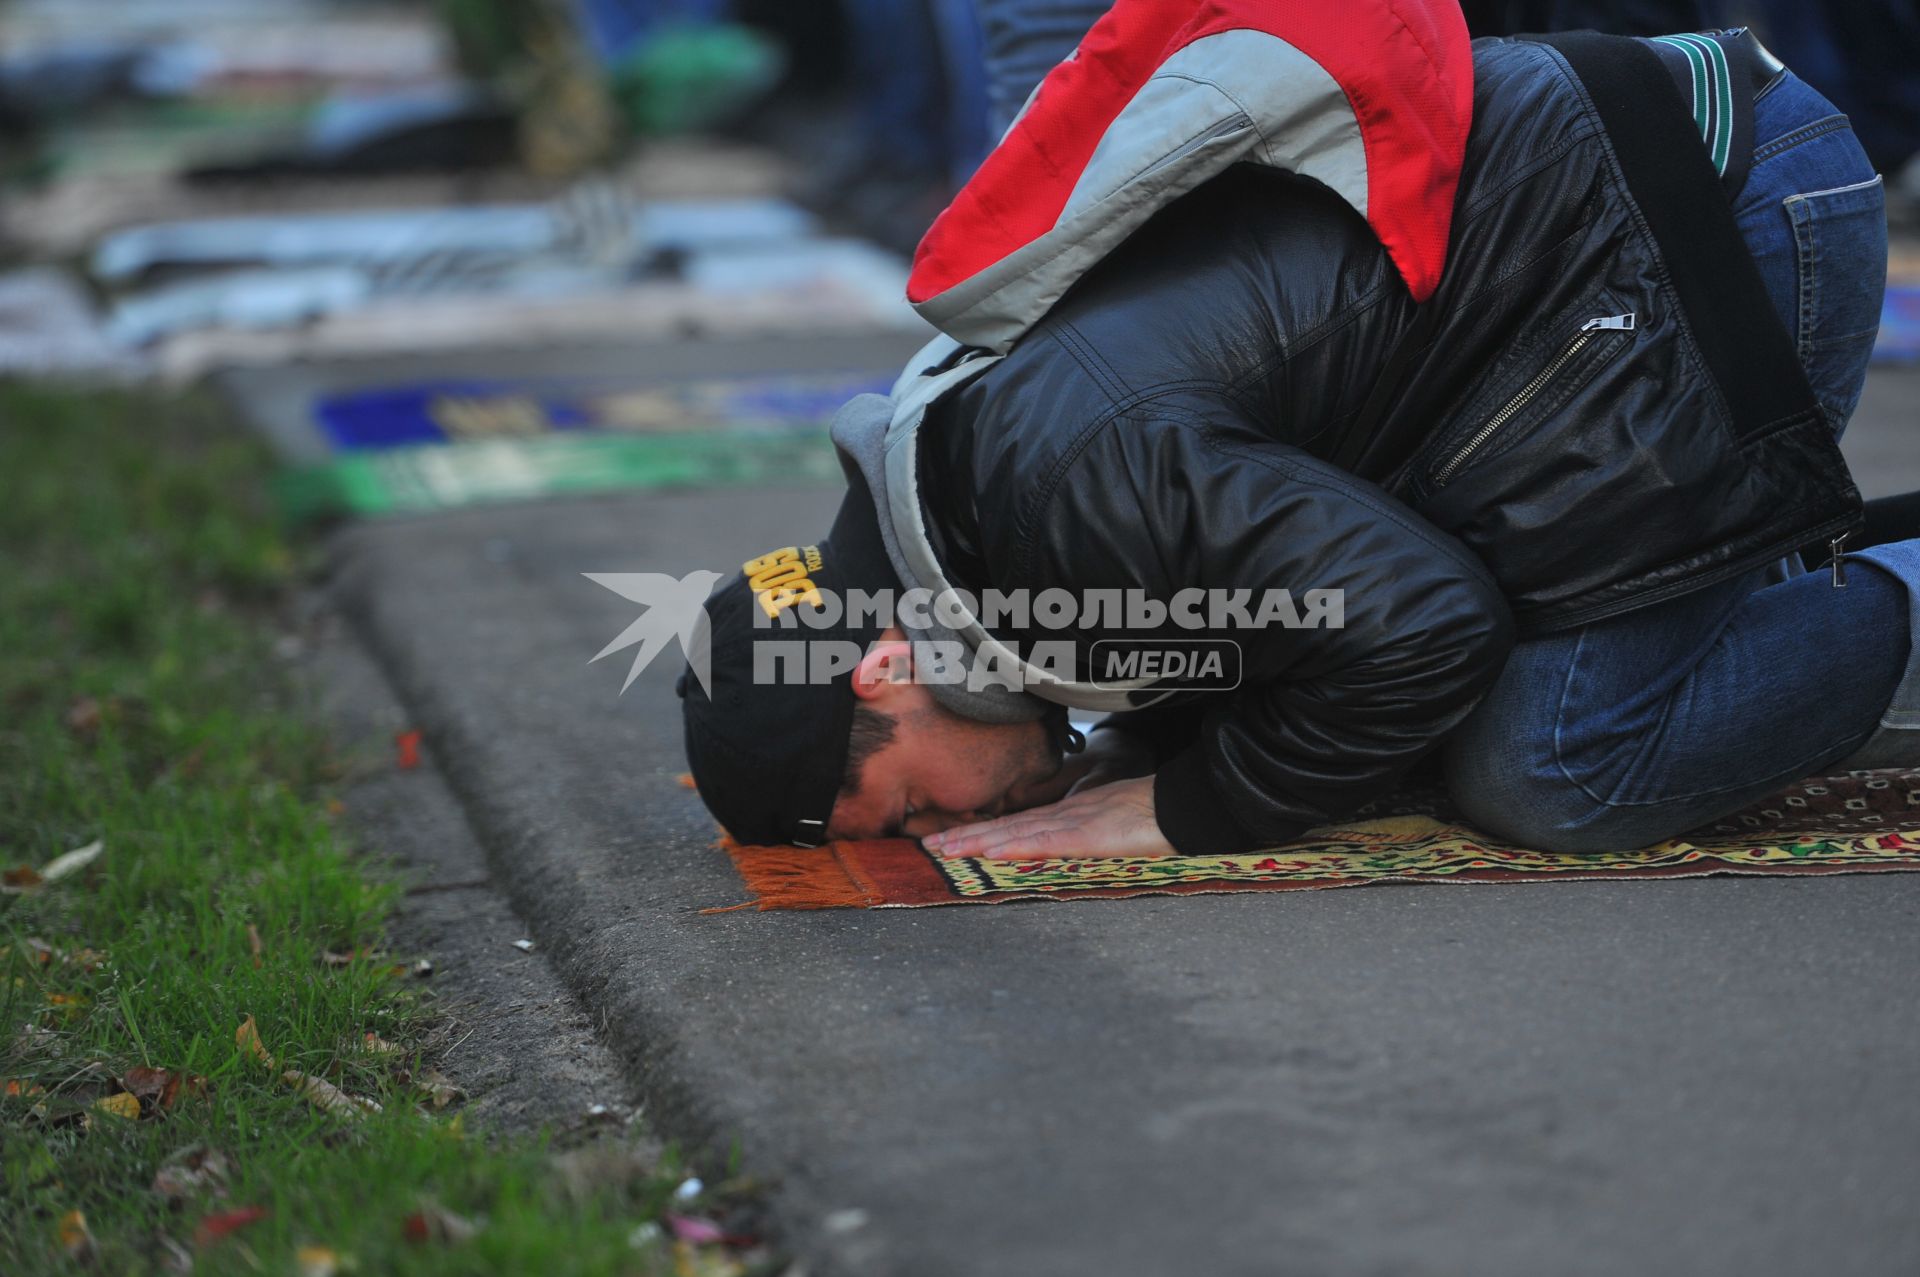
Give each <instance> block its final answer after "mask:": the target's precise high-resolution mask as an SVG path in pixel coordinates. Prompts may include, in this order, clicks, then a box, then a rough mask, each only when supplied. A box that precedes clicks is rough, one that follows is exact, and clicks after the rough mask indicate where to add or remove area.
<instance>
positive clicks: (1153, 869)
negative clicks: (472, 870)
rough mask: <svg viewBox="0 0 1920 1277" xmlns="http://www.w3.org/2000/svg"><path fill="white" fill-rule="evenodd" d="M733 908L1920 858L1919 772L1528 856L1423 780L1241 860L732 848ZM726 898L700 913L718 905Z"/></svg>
mask: <svg viewBox="0 0 1920 1277" xmlns="http://www.w3.org/2000/svg"><path fill="white" fill-rule="evenodd" d="M722 846H724V847H725V848H726V851H727V853H728V855H729V856H731V857H732V859H733V863H734V867H735V868H736V869H738V870H739V871H740V876H741V877H742V878H743V879H744V880H745V882H746V885H747V888H748V890H749V891H751V892H752V893H753V896H754V899H753V900H751V901H748V902H747V903H746V904H744V905H734V906H731V908H736V909H739V908H749V907H756V908H759V909H763V910H765V909H833V908H855V909H885V908H913V907H918V906H925V905H949V904H954V905H957V904H1002V903H1004V902H1006V901H1009V900H1081V899H1088V898H1093V897H1110V898H1111V897H1125V896H1144V895H1199V894H1223V893H1227V892H1239V891H1296V890H1303V889H1309V888H1315V887H1348V886H1359V885H1363V884H1367V883H1380V882H1402V883H1425V882H1437V883H1461V882H1467V883H1473V882H1556V881H1568V880H1595V879H1616V880H1625V879H1642V878H1695V877H1705V876H1707V875H1711V874H1776V875H1809V874H1837V873H1881V872H1889V871H1897V870H1914V869H1920V770H1913V771H1903V770H1888V771H1856V772H1847V773H1845V774H1842V775H1838V776H1826V777H1821V776H1810V777H1807V778H1805V779H1804V780H1801V781H1798V782H1795V783H1794V784H1792V785H1790V786H1788V787H1787V788H1785V789H1783V790H1781V791H1779V792H1777V793H1774V794H1771V795H1768V796H1767V797H1766V798H1764V799H1762V800H1760V801H1759V802H1757V803H1754V804H1753V805H1751V806H1749V807H1746V808H1744V809H1742V810H1740V811H1738V812H1735V813H1733V814H1731V815H1729V816H1727V817H1725V818H1723V819H1721V820H1718V821H1715V822H1714V823H1712V824H1710V825H1703V826H1701V827H1700V828H1698V829H1694V830H1689V831H1688V832H1687V834H1686V835H1684V836H1683V837H1680V838H1674V839H1669V840H1667V841H1666V842H1662V843H1657V844H1655V845H1653V846H1651V847H1647V848H1642V849H1639V850H1632V851H1625V850H1623V851H1621V852H1618V853H1608V854H1601V855H1571V854H1564V853H1556V852H1541V851H1531V850H1527V849H1525V848H1522V847H1517V846H1514V845H1513V844H1511V843H1506V842H1501V841H1499V840H1497V839H1493V838H1489V837H1487V836H1485V835H1483V834H1481V833H1479V832H1478V831H1476V830H1474V829H1472V828H1471V827H1469V826H1468V825H1467V824H1466V822H1465V820H1464V818H1463V817H1461V816H1460V815H1459V813H1458V811H1457V809H1455V808H1454V807H1453V806H1452V804H1451V802H1450V801H1449V799H1448V798H1447V797H1446V795H1445V792H1444V791H1443V790H1442V789H1440V788H1438V787H1437V785H1435V784H1434V783H1433V782H1427V783H1426V784H1423V785H1420V786H1410V787H1408V788H1406V789H1404V790H1401V791H1398V792H1396V793H1395V794H1392V795H1390V796H1388V797H1387V798H1384V799H1381V800H1379V801H1377V802H1374V803H1371V804H1369V805H1368V806H1367V807H1365V808H1362V809H1361V810H1360V811H1359V812H1356V813H1355V814H1354V817H1353V818H1352V819H1351V820H1347V821H1344V822H1341V823H1339V824H1333V825H1326V826H1323V827H1321V828H1320V829H1316V830H1314V831H1313V832H1312V833H1310V834H1309V835H1307V836H1306V837H1304V838H1301V839H1299V840H1297V841H1295V842H1292V843H1289V844H1287V845H1286V846H1284V847H1278V848H1275V849H1273V850H1271V851H1256V852H1253V853H1250V854H1248V855H1244V856H1176V857H1169V858H1166V859H1140V858H1134V859H1089V860H1053V861H1045V860H1029V861H995V860H971V859H963V860H947V859H943V858H940V857H937V856H932V855H929V854H928V853H927V852H925V851H922V850H921V849H920V846H919V844H918V843H916V842H914V841H913V840H911V839H906V838H895V839H884V840H874V841H867V842H836V843H829V844H828V845H827V846H825V847H819V848H813V849H802V848H798V847H742V846H738V845H736V844H734V843H733V842H731V840H727V839H723V840H722ZM724 911H725V910H724V909H714V910H708V911H707V912H724Z"/></svg>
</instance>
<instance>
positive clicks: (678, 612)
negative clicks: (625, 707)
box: [580, 571, 720, 696]
mask: <svg viewBox="0 0 1920 1277" xmlns="http://www.w3.org/2000/svg"><path fill="white" fill-rule="evenodd" d="M580 575H581V576H584V577H586V578H587V580H589V581H592V582H593V583H594V584H595V585H599V586H604V587H605V588H607V589H609V590H612V591H613V592H614V593H615V594H618V595H619V596H620V597H621V598H623V599H627V600H628V601H630V602H633V603H638V604H640V605H641V606H643V607H645V608H646V611H644V612H642V613H641V614H640V619H639V620H637V621H635V622H634V623H633V624H632V625H629V626H628V627H627V628H626V629H624V630H621V631H620V633H619V634H617V635H615V636H614V640H613V642H611V643H609V644H607V645H606V646H605V647H603V648H601V649H600V650H599V651H598V652H597V653H595V654H594V657H593V660H590V661H588V662H587V664H589V665H591V664H593V661H597V660H599V659H600V658H601V657H603V656H611V655H612V654H613V653H615V652H618V651H620V650H621V649H622V648H628V647H632V646H633V645H634V644H636V643H638V644H639V645H640V650H639V651H637V652H635V653H634V654H633V665H632V667H631V668H629V669H628V670H627V681H626V682H624V683H622V684H620V691H621V692H622V693H624V692H625V691H626V690H627V689H628V688H629V687H632V686H633V680H634V679H636V678H639V677H640V671H641V670H644V669H645V668H647V666H648V665H649V664H650V663H651V662H652V660H653V658H654V657H656V656H658V655H660V652H661V651H662V649H664V648H665V647H666V646H667V645H668V644H669V643H670V642H672V641H673V640H675V639H678V640H679V641H680V650H681V651H682V652H684V653H685V654H686V657H687V664H688V665H689V666H691V667H692V669H693V676H694V678H695V679H697V680H699V683H700V690H702V691H704V692H706V693H707V695H709V696H711V695H713V691H712V689H711V688H709V687H708V686H707V675H708V673H709V672H710V671H711V669H712V667H713V642H712V640H713V630H712V627H711V626H709V625H708V624H707V608H706V603H707V596H708V595H709V594H711V593H712V592H713V586H714V582H716V581H718V580H719V579H720V574H719V573H718V572H706V571H700V572H689V573H688V574H687V575H685V576H683V577H679V578H677V579H676V578H674V577H671V576H668V575H667V574H666V573H664V572H582V573H581V574H580Z"/></svg>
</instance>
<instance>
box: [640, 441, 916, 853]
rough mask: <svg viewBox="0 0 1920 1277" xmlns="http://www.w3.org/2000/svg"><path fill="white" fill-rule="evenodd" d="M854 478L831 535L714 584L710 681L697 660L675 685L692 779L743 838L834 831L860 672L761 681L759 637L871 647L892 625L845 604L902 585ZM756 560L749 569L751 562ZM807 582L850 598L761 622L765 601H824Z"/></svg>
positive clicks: (819, 835)
mask: <svg viewBox="0 0 1920 1277" xmlns="http://www.w3.org/2000/svg"><path fill="white" fill-rule="evenodd" d="M847 479H848V485H849V486H848V489H847V494H846V497H845V499H844V500H842V501H841V503H840V511H839V513H838V514H837V515H836V516H835V517H834V521H833V527H832V528H831V529H830V530H829V531H828V533H827V535H826V538H825V539H824V540H822V541H820V542H819V543H818V544H816V545H791V546H786V547H781V548H777V549H774V550H770V551H769V552H767V553H766V554H763V555H760V556H756V557H755V558H754V559H750V560H748V563H747V564H746V565H745V567H744V568H743V570H742V571H741V573H740V574H739V575H737V576H734V577H732V578H730V579H729V580H727V581H724V582H722V583H721V584H720V585H719V586H718V587H717V588H716V589H715V590H714V592H713V594H712V595H711V596H710V597H709V598H708V599H707V603H706V612H707V624H708V626H709V634H710V643H711V646H710V648H709V651H710V654H711V656H710V659H711V664H710V666H709V669H708V690H703V689H702V688H701V686H700V682H699V680H698V679H697V678H695V677H694V676H693V673H692V668H691V666H689V668H688V669H687V670H686V671H685V672H683V673H682V674H681V675H680V681H679V683H678V684H677V688H678V691H679V693H680V701H681V708H682V712H683V716H684V718H685V723H686V746H687V766H688V767H689V768H691V769H692V771H693V783H694V786H695V787H696V788H697V789H698V790H699V791H700V798H701V800H702V801H703V802H705V803H706V805H707V810H709V811H711V812H712V813H713V815H714V818H715V819H716V820H718V821H719V822H720V824H721V825H722V826H723V827H724V828H725V829H726V831H727V833H729V834H730V835H732V836H733V839H734V841H736V842H740V843H745V844H748V845H763V844H777V843H793V844H796V845H798V846H802V847H817V846H819V845H820V844H821V843H824V842H825V841H826V840H827V837H826V830H827V818H828V817H829V816H830V815H831V814H832V812H833V802H834V799H835V797H836V796H838V794H839V792H840V781H841V779H842V777H843V775H844V773H845V771H846V765H847V739H848V736H849V735H850V733H851V731H852V724H853V709H854V695H853V678H852V675H851V674H850V673H849V674H845V675H841V676H839V677H836V678H834V679H833V681H832V682H830V683H819V684H809V683H804V682H801V683H794V682H787V681H770V682H765V683H755V682H754V644H755V643H756V642H759V641H786V642H791V641H794V640H803V641H834V640H839V641H846V640H852V641H853V642H855V643H857V644H859V647H860V650H861V651H862V652H864V651H866V649H867V647H868V646H869V645H870V644H871V643H872V642H873V641H874V640H875V639H877V638H879V637H880V635H881V633H882V632H883V631H884V629H885V627H884V625H881V624H879V623H877V621H878V620H879V618H876V617H875V616H873V614H872V613H871V612H870V611H869V612H866V613H864V614H863V615H861V616H860V617H858V618H857V619H858V620H859V621H861V622H862V624H860V625H858V626H855V625H850V624H848V622H849V620H851V619H856V618H852V617H850V616H849V615H848V612H849V609H847V608H846V607H845V606H844V605H845V603H846V601H847V592H848V591H850V590H864V591H867V592H869V593H871V592H874V591H878V590H897V589H898V588H899V579H898V577H897V576H896V575H895V573H894V570H893V565H892V563H891V562H890V561H889V560H888V559H887V552H886V545H885V543H884V542H882V540H881V539H880V523H879V518H878V516H877V515H876V514H875V511H874V504H873V498H872V495H871V494H870V493H869V491H868V488H867V484H866V480H865V478H864V477H863V476H862V475H861V474H860V473H859V471H858V470H857V469H854V468H852V467H849V468H848V475H847ZM756 565H758V567H757V570H755V571H754V572H753V573H752V575H751V576H750V575H749V572H748V571H747V570H746V569H747V568H755V567H756ZM809 586H810V587H811V588H812V589H814V590H818V591H819V592H820V593H819V596H817V597H830V598H834V599H837V600H838V602H839V604H840V605H842V606H841V607H840V615H839V619H838V620H837V621H836V622H835V623H834V624H832V625H820V626H814V625H811V624H807V623H805V621H806V618H805V617H801V618H799V619H800V620H801V621H802V623H801V624H799V625H797V626H794V627H792V628H787V627H784V626H775V625H764V624H763V625H756V624H755V623H754V620H755V615H756V613H761V614H762V615H764V612H763V609H764V608H767V607H771V608H774V609H776V610H795V611H799V610H802V609H809V608H813V607H815V606H816V605H815V604H813V603H810V602H808V601H807V597H808V587H809ZM815 615H816V616H819V615H823V613H820V612H817V611H816V612H815ZM776 672H777V667H776ZM709 693H710V694H709Z"/></svg>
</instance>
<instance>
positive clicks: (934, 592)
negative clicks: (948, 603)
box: [832, 336, 1158, 723]
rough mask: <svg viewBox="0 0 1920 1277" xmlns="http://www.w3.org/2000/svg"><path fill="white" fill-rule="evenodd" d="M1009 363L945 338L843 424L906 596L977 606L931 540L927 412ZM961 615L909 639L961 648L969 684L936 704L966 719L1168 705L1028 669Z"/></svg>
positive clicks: (839, 423)
mask: <svg viewBox="0 0 1920 1277" xmlns="http://www.w3.org/2000/svg"><path fill="white" fill-rule="evenodd" d="M1000 359H1001V356H999V355H995V354H989V353H987V352H985V351H981V350H976V349H971V348H968V347H963V346H961V345H960V343H958V342H957V341H955V340H954V339H953V338H951V337H946V336H940V337H936V338H934V339H933V340H932V341H931V342H929V343H927V345H926V346H925V347H923V348H922V349H921V350H920V352H919V353H918V354H916V355H915V356H914V357H913V358H912V359H910V360H908V361H907V368H906V371H905V372H903V373H902V374H901V375H900V378H899V380H898V381H896V382H895V383H894V386H893V393H892V394H891V395H860V396H858V397H857V398H855V399H853V400H851V401H849V402H848V403H847V404H846V406H845V407H843V408H841V409H840V412H839V414H838V415H837V416H836V417H835V418H834V421H833V430H832V435H833V443H834V447H835V448H836V449H838V451H839V453H840V463H841V465H842V466H845V467H848V468H849V469H857V470H858V471H859V473H860V474H861V475H862V476H863V477H864V478H865V479H866V482H867V489H868V491H869V492H871V493H872V494H873V501H874V505H875V506H876V510H875V514H876V515H877V516H878V518H879V524H880V537H881V540H882V541H883V542H884V543H885V545H886V551H887V558H888V560H889V561H890V562H891V563H892V564H893V570H894V574H895V575H896V576H898V577H899V578H900V583H901V587H902V588H903V589H907V590H912V589H925V590H926V591H928V592H929V594H930V595H931V596H933V597H935V598H939V597H941V596H942V595H947V596H948V597H949V598H950V599H952V600H953V601H955V602H958V603H960V604H963V605H964V604H965V603H966V601H967V599H966V595H965V594H964V592H962V591H960V590H957V589H956V588H955V587H954V586H953V584H952V583H951V582H949V581H948V580H947V579H946V576H945V574H944V573H943V572H942V571H941V568H940V562H939V558H938V557H937V556H936V555H935V553H934V550H933V545H932V542H931V541H930V540H929V538H928V536H927V527H926V522H925V519H924V517H923V511H922V507H921V504H920V490H919V470H918V466H917V464H916V462H917V458H918V444H919V431H920V425H921V423H922V422H923V421H924V420H925V419H926V415H927V409H928V408H929V407H931V406H932V404H933V403H934V402H935V401H936V400H938V399H939V398H940V396H942V395H944V394H946V393H947V392H949V391H951V390H955V389H957V388H959V387H960V386H963V385H965V384H966V383H967V382H969V381H971V380H973V378H975V377H977V376H979V375H980V374H981V373H983V372H985V371H986V370H987V369H988V368H990V367H992V366H993V365H994V364H996V363H998V362H999V361H1000ZM959 610H960V611H961V613H962V614H963V615H964V616H965V621H966V623H965V624H963V625H961V626H960V627H959V628H957V629H950V628H948V627H947V626H945V625H942V624H940V623H939V621H938V620H937V619H935V618H934V617H932V616H931V615H930V616H928V618H927V620H928V624H927V626H926V627H925V628H924V629H921V628H915V629H911V630H909V634H908V637H909V638H910V639H911V640H913V641H914V642H915V643H916V644H918V643H924V642H934V643H954V644H958V649H957V650H959V651H960V652H961V653H962V665H963V666H964V669H965V674H966V677H965V679H964V680H963V681H954V682H931V683H929V684H927V687H928V690H929V691H931V692H932V693H933V696H934V699H935V700H937V701H939V702H940V704H941V705H943V706H945V707H946V708H947V709H950V710H952V711H953V712H954V713H956V714H959V715H961V716H963V717H965V718H971V719H974V720H976V721H979V722H987V723H1017V722H1030V721H1033V720H1036V719H1040V718H1042V717H1044V716H1045V715H1046V714H1047V713H1048V712H1049V710H1050V708H1051V707H1053V706H1062V705H1064V706H1069V707H1072V708H1076V709H1088V710H1107V711H1113V710H1127V709H1135V708H1138V707H1139V706H1141V705H1144V704H1150V703H1152V701H1154V700H1156V699H1158V698H1156V697H1153V696H1151V695H1149V696H1144V697H1143V696H1140V695H1138V693H1139V691H1140V690H1141V689H1144V688H1147V687H1149V686H1151V684H1152V683H1153V681H1154V680H1152V679H1136V680H1132V681H1130V682H1125V683H1108V684H1105V685H1103V686H1098V687H1096V686H1094V685H1093V684H1091V683H1080V682H1074V681H1071V680H1068V679H1062V678H1059V677H1057V676H1055V675H1053V674H1052V673H1051V672H1049V671H1046V670H1044V669H1041V668H1039V667H1037V666H1033V665H1030V664H1028V663H1027V662H1026V661H1025V660H1024V659H1023V658H1021V657H1020V656H1019V655H1018V654H1017V653H1016V652H1015V651H1014V650H1013V649H1011V648H1009V647H1007V646H1006V645H1005V644H1003V643H1001V642H1000V641H999V640H998V639H996V638H995V637H994V636H993V635H992V634H990V633H988V631H987V629H986V627H985V626H984V625H982V624H981V623H980V619H979V617H978V615H977V614H976V613H975V612H973V611H972V610H970V609H967V608H965V607H964V606H963V607H961V608H960V609H959ZM897 619H898V621H899V624H900V625H901V628H902V629H908V626H907V624H906V621H905V619H904V617H902V618H897ZM950 650H952V649H950ZM1010 684H1018V685H1019V686H1010ZM1022 687H1024V689H1025V690H1021V688H1022Z"/></svg>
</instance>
